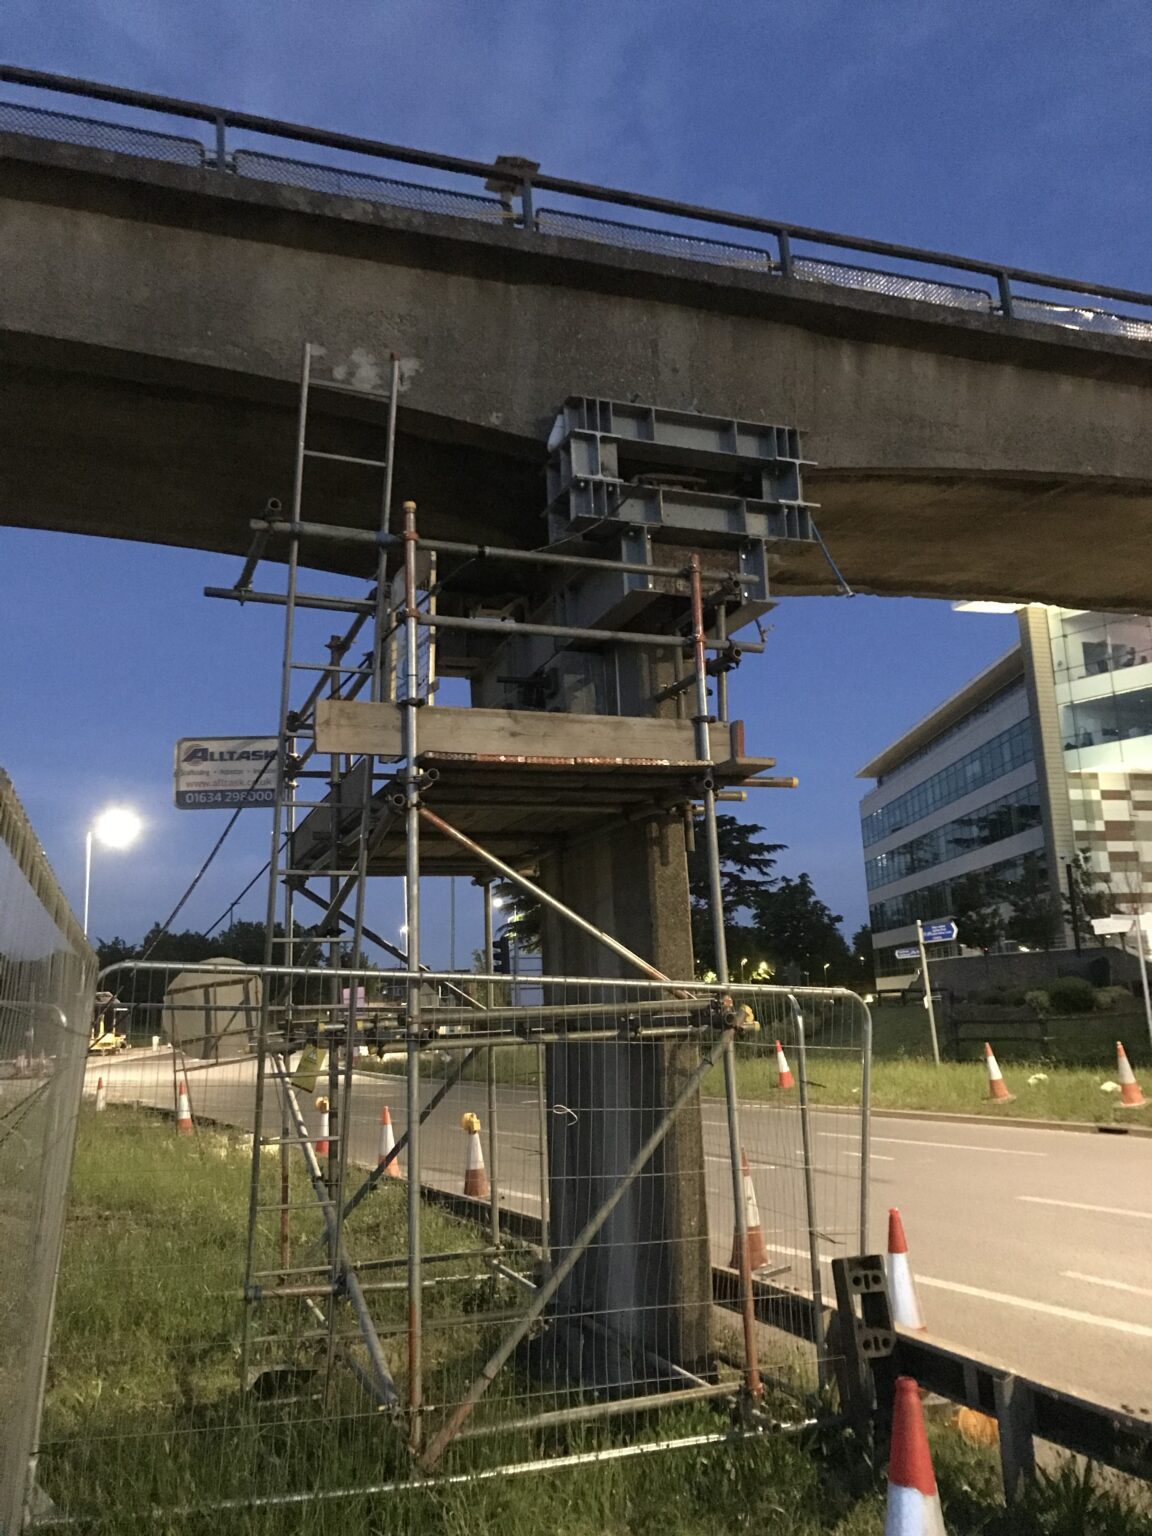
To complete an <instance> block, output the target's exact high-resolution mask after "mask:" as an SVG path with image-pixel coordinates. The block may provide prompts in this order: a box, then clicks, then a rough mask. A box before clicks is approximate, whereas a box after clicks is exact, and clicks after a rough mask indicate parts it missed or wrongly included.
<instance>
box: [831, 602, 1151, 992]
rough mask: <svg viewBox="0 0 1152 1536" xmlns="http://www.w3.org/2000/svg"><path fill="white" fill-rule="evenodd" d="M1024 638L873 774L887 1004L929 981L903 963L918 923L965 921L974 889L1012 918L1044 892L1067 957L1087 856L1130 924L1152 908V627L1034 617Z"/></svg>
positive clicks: (867, 830)
mask: <svg viewBox="0 0 1152 1536" xmlns="http://www.w3.org/2000/svg"><path fill="white" fill-rule="evenodd" d="M960 606H966V605H960ZM970 606H973V607H976V608H980V607H984V606H986V605H970ZM1018 623H1019V626H1020V643H1019V644H1018V645H1016V646H1014V647H1013V648H1012V649H1011V650H1010V651H1009V652H1008V653H1007V654H1006V655H1005V656H1002V657H1001V658H1000V659H999V660H998V661H996V662H994V663H993V664H992V665H991V666H990V667H987V668H985V670H984V671H983V672H981V673H980V674H979V675H978V676H977V677H975V678H973V679H972V681H971V682H970V683H968V684H966V685H965V687H963V688H961V689H960V690H959V691H958V692H957V693H955V694H953V695H952V697H951V698H949V699H946V700H945V701H944V702H943V703H942V704H940V705H939V706H938V707H937V708H936V709H934V710H933V711H932V712H931V714H929V715H928V716H926V717H925V718H924V719H923V720H921V721H920V722H919V723H918V724H917V725H915V726H913V727H912V729H911V730H910V731H906V732H905V733H904V735H903V736H901V737H900V738H899V740H898V741H895V742H893V743H892V744H891V745H890V746H889V747H886V748H885V749H884V751H883V752H881V753H879V754H878V755H877V756H876V757H875V758H874V759H873V760H872V761H871V762H870V763H868V764H867V765H866V766H865V767H864V768H863V769H861V771H860V777H861V778H866V779H874V780H875V787H874V788H873V789H871V790H870V791H869V792H868V794H866V795H865V796H864V798H863V800H862V801H861V804H860V822H861V834H862V839H863V844H864V863H865V876H866V880H867V885H868V901H869V913H870V923H871V927H872V936H873V946H874V952H875V957H876V970H877V980H878V983H879V985H880V988H881V990H895V989H898V988H901V987H903V986H906V985H908V983H909V982H910V981H911V980H912V979H913V978H914V976H915V974H916V971H917V962H916V960H915V959H914V958H912V957H910V956H908V955H906V954H897V951H898V950H899V951H906V950H907V949H909V948H910V947H911V946H913V945H914V944H915V942H916V928H915V924H916V919H917V918H921V919H930V918H944V917H952V916H955V914H956V908H957V906H958V904H959V899H960V898H964V899H965V900H971V896H972V892H973V889H974V888H976V889H982V890H985V891H987V892H989V893H994V896H995V897H996V898H999V899H1000V900H1001V903H1002V911H1003V913H1004V915H1005V917H1006V918H1010V917H1011V915H1012V914H1013V912H1014V910H1016V908H1017V906H1018V904H1019V894H1020V893H1021V892H1023V891H1027V892H1030V893H1032V895H1033V897H1034V896H1035V893H1036V891H1037V890H1038V889H1039V888H1040V887H1043V889H1044V890H1046V891H1047V894H1048V897H1049V900H1050V903H1051V909H1052V913H1053V921H1052V932H1051V937H1050V940H1049V942H1050V943H1051V944H1052V945H1053V947H1057V948H1059V947H1063V946H1066V945H1068V944H1070V943H1071V942H1072V940H1073V933H1072V929H1071V925H1070V923H1069V920H1068V916H1067V912H1066V909H1065V904H1064V902H1063V897H1064V893H1065V890H1066V888H1067V880H1068V865H1069V864H1070V863H1071V862H1072V861H1073V860H1074V859H1075V858H1076V857H1077V856H1078V855H1082V856H1083V858H1084V859H1085V860H1086V862H1087V864H1088V866H1089V868H1090V870H1091V872H1092V879H1093V880H1094V881H1095V882H1096V883H1097V885H1098V887H1099V888H1100V889H1103V888H1104V887H1105V886H1107V887H1108V888H1109V889H1110V891H1111V894H1112V898H1113V901H1114V903H1115V906H1116V909H1117V910H1120V911H1130V910H1131V911H1134V910H1136V909H1137V908H1139V907H1140V906H1141V905H1142V904H1143V902H1144V901H1145V899H1146V898H1147V899H1149V901H1150V902H1152V620H1150V619H1147V618H1142V617H1138V616H1135V615H1131V614H1100V613H1087V612H1083V611H1079V610H1074V609H1066V608H1047V607H1043V606H1041V605H1031V606H1028V607H1024V608H1021V609H1020V610H1019V611H1018ZM972 877H978V878H976V879H973V878H972ZM1021 881H1023V882H1025V883H1024V885H1023V886H1021V885H1020V884H1019V882H1021ZM1014 886H1015V887H1016V894H1015V895H1014V893H1013V889H1012V888H1013V887H1014ZM963 940H964V934H963V933H961V935H960V942H959V943H958V944H954V945H947V946H939V947H937V949H936V951H935V952H936V953H937V954H939V955H940V956H942V957H943V956H945V955H949V954H960V953H963V952H964V950H965V946H964V944H963ZM1001 942H1002V947H1007V948H1015V947H1017V945H1016V944H1015V943H1014V942H1013V941H1012V940H1011V939H1005V940H1003V941H1001Z"/></svg>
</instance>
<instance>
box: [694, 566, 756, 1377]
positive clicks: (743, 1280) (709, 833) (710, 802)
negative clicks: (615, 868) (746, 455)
mask: <svg viewBox="0 0 1152 1536" xmlns="http://www.w3.org/2000/svg"><path fill="white" fill-rule="evenodd" d="M688 574H689V583H690V587H691V601H692V647H693V656H694V659H695V667H696V712H695V714H694V715H693V717H692V723H693V725H694V727H695V735H696V756H697V758H698V759H699V760H700V761H701V762H702V763H707V764H708V765H709V767H711V763H712V738H711V735H710V733H709V730H708V727H709V725H710V724H711V718H710V716H709V713H708V652H707V648H706V637H705V633H704V595H703V591H702V588H701V578H700V556H699V555H698V554H695V553H694V554H693V555H692V557H691V559H690V561H689V567H688ZM704 838H705V847H706V848H707V851H708V891H709V897H710V901H711V907H712V942H713V946H714V948H715V951H716V979H717V980H718V981H719V982H720V983H721V984H723V985H726V984H727V982H728V941H727V935H726V934H725V931H724V883H723V879H722V877H721V872H720V835H719V830H718V828H717V824H716V790H715V786H714V784H713V781H712V775H711V773H710V772H708V771H707V769H706V770H705V776H704ZM724 1104H725V1108H726V1110H727V1115H728V1158H729V1163H730V1165H731V1167H730V1171H731V1175H732V1203H733V1208H734V1213H735V1228H736V1246H737V1251H738V1253H739V1256H740V1316H741V1320H742V1322H743V1329H744V1368H745V1369H744V1386H745V1390H746V1391H747V1392H748V1394H749V1396H750V1397H752V1398H758V1397H759V1396H760V1395H761V1392H762V1390H763V1389H762V1387H761V1383H760V1366H759V1360H758V1356H757V1349H756V1312H755V1302H754V1299H753V1296H752V1267H751V1266H752V1256H751V1254H750V1253H749V1251H748V1206H747V1204H746V1202H745V1198H744V1148H743V1143H742V1141H741V1137H740V1105H739V1098H738V1094H737V1084H736V1048H735V1044H734V1041H733V1038H732V1036H731V1034H729V1036H728V1040H727V1043H726V1045H725V1047H724Z"/></svg>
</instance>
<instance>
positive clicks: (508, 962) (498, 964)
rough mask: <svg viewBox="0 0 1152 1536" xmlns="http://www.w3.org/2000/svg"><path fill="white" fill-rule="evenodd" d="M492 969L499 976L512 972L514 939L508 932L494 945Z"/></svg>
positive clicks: (508, 974) (509, 974)
mask: <svg viewBox="0 0 1152 1536" xmlns="http://www.w3.org/2000/svg"><path fill="white" fill-rule="evenodd" d="M492 969H493V971H494V972H495V974H496V975H497V976H511V974H512V940H511V939H510V938H509V936H508V935H507V934H505V935H504V936H503V938H500V939H497V940H496V942H495V944H493V946H492Z"/></svg>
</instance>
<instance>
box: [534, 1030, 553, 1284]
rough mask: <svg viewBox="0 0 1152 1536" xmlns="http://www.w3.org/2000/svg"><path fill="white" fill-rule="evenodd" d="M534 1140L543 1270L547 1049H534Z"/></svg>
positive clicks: (547, 1201) (548, 1195)
mask: <svg viewBox="0 0 1152 1536" xmlns="http://www.w3.org/2000/svg"><path fill="white" fill-rule="evenodd" d="M536 1140H537V1144H538V1145H539V1147H540V1254H541V1257H542V1258H543V1260H544V1267H545V1269H547V1268H549V1267H550V1266H551V1263H552V1242H551V1239H550V1238H549V1236H548V1228H549V1226H550V1224H551V1219H552V1192H551V1187H550V1185H549V1182H548V1047H547V1046H544V1045H538V1046H537V1047H536Z"/></svg>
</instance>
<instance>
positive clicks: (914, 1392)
mask: <svg viewBox="0 0 1152 1536" xmlns="http://www.w3.org/2000/svg"><path fill="white" fill-rule="evenodd" d="M884 1536H947V1532H946V1531H945V1529H944V1515H943V1512H942V1510H941V1508H940V1495H939V1493H938V1492H937V1489H936V1474H935V1472H933V1470H932V1452H931V1451H930V1450H929V1449H928V1431H927V1430H926V1429H925V1428H924V1409H923V1408H922V1407H921V1404H920V1388H919V1387H918V1386H917V1385H916V1383H915V1382H914V1381H913V1380H912V1378H911V1376H898V1377H897V1378H896V1402H895V1406H894V1409H893V1413H892V1450H891V1454H890V1455H889V1458H888V1512H887V1514H886V1516H885V1519H884Z"/></svg>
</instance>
